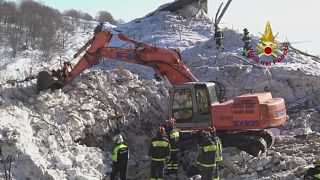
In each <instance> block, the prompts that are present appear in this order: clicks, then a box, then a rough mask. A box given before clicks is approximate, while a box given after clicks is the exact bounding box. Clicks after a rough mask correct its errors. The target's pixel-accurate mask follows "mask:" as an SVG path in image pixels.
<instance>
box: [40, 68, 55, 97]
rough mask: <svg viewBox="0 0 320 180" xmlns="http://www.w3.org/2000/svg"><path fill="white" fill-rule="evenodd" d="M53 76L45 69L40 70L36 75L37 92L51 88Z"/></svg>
mask: <svg viewBox="0 0 320 180" xmlns="http://www.w3.org/2000/svg"><path fill="white" fill-rule="evenodd" d="M52 83H53V77H52V76H51V74H50V73H49V72H47V71H41V72H39V74H38V77H37V93H39V92H40V91H43V90H47V89H49V88H51V85H52Z"/></svg>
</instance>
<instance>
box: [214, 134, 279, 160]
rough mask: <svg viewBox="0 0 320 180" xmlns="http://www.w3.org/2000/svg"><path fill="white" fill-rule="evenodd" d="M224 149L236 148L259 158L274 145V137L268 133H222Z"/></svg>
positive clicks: (220, 135)
mask: <svg viewBox="0 0 320 180" xmlns="http://www.w3.org/2000/svg"><path fill="white" fill-rule="evenodd" d="M218 136H219V137H220V138H221V141H222V145H223V147H236V148H238V149H240V150H242V151H245V152H247V153H248V154H251V155H252V156H258V155H260V154H261V153H264V152H266V151H267V149H268V147H271V146H272V144H273V138H272V137H273V136H271V135H269V134H268V133H267V132H266V131H243V132H220V133H219V134H218Z"/></svg>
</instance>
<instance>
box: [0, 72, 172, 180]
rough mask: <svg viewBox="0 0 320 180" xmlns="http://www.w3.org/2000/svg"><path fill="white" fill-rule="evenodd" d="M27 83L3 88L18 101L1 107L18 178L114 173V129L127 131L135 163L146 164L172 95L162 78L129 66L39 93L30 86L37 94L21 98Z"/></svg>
mask: <svg viewBox="0 0 320 180" xmlns="http://www.w3.org/2000/svg"><path fill="white" fill-rule="evenodd" d="M164 86H165V85H164ZM21 88H22V90H19V89H16V90H14V89H13V90H11V93H9V92H8V91H2V96H3V97H6V98H5V99H3V101H4V102H7V103H9V102H11V103H12V104H9V105H5V104H3V105H2V108H1V109H2V110H1V115H2V120H1V124H0V137H1V139H0V142H1V150H2V157H3V158H6V157H8V155H13V157H14V160H13V162H12V168H11V172H12V174H13V177H14V178H15V179H20V178H21V177H24V178H30V179H102V177H103V176H104V175H105V174H108V173H110V165H111V152H109V151H111V149H112V146H113V144H112V143H111V142H110V139H111V138H112V133H113V132H120V133H122V134H123V135H124V137H125V140H126V142H127V144H128V146H129V148H130V150H131V152H132V155H131V157H132V160H131V161H130V164H131V166H132V167H134V166H142V165H143V164H144V163H145V162H144V159H143V158H144V155H145V154H146V151H147V148H148V144H147V143H146V141H147V140H148V139H149V137H148V136H151V135H152V132H153V129H152V128H153V127H156V126H157V125H159V124H160V123H163V120H164V114H165V111H166V108H165V107H166V101H165V97H166V96H167V94H168V91H167V90H166V88H164V87H163V85H161V84H160V83H156V82H154V81H146V80H141V81H140V80H139V79H138V77H137V75H133V74H131V73H130V72H128V71H126V70H123V69H121V70H114V71H112V72H108V71H93V72H92V73H90V74H83V75H82V76H81V79H79V81H78V82H75V85H74V87H72V86H66V87H65V88H64V89H63V90H62V91H61V90H60V91H55V92H46V93H42V94H40V95H39V96H37V95H35V94H33V93H34V92H35V90H34V89H28V90H27V92H28V93H30V94H31V96H30V97H28V98H25V99H23V100H21V101H20V100H19V101H18V103H15V101H14V100H13V99H14V98H17V97H18V96H17V94H19V91H25V90H26V89H23V88H24V87H21ZM3 89H6V88H3ZM3 89H2V90H3ZM14 91H16V92H14ZM22 101H23V102H22ZM133 133H136V135H135V136H134V137H139V138H132V137H133ZM106 135H107V136H106ZM110 136H111V138H110ZM137 144H138V145H139V146H136V145H137ZM102 150H107V151H105V152H102ZM142 152H144V153H142ZM138 159H141V161H137V160H138ZM135 170H137V169H135ZM133 171H134V170H132V172H133ZM2 172H4V171H2ZM133 175H136V174H131V176H133Z"/></svg>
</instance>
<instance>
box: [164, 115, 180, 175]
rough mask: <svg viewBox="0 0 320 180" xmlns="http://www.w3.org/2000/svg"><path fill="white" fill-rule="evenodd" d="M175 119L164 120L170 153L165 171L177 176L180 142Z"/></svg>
mask: <svg viewBox="0 0 320 180" xmlns="http://www.w3.org/2000/svg"><path fill="white" fill-rule="evenodd" d="M174 125H175V120H174V119H169V120H167V121H166V132H167V138H168V139H169V142H170V147H171V153H170V160H169V162H168V163H167V173H168V175H171V174H172V175H175V176H176V177H177V175H178V169H179V164H178V153H179V151H180V149H179V148H180V144H179V136H180V133H179V131H178V130H177V129H176V127H175V126H174Z"/></svg>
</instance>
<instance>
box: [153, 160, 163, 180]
mask: <svg viewBox="0 0 320 180" xmlns="http://www.w3.org/2000/svg"><path fill="white" fill-rule="evenodd" d="M163 176H164V161H151V180H162V179H163Z"/></svg>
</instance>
